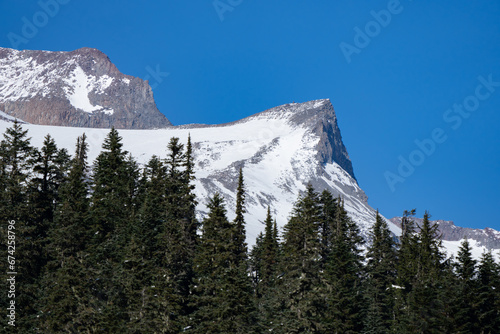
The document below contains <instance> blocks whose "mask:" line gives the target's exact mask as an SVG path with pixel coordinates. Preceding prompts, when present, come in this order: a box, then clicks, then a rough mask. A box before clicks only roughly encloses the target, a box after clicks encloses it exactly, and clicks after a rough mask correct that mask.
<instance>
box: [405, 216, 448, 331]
mask: <svg viewBox="0 0 500 334" xmlns="http://www.w3.org/2000/svg"><path fill="white" fill-rule="evenodd" d="M441 247H442V246H441V239H440V236H439V234H438V226H437V224H432V223H431V222H430V215H429V213H428V212H425V214H424V219H423V221H422V225H421V226H420V231H419V232H418V234H417V253H416V255H417V259H416V263H417V266H416V268H417V272H416V276H415V277H414V279H413V282H412V290H411V292H410V293H409V295H408V304H409V314H408V319H409V326H410V328H411V329H412V330H414V331H423V332H426V333H440V331H442V327H443V326H445V320H444V319H443V313H444V303H443V302H444V300H443V296H442V295H441V293H440V292H441V290H440V287H441V285H442V284H441V279H442V278H443V275H442V273H443V270H444V267H443V265H444V254H443V253H442V251H441Z"/></svg>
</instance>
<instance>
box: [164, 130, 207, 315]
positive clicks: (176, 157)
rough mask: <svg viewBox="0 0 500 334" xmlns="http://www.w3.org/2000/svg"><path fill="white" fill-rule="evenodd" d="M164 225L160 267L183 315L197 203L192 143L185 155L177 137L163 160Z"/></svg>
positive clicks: (195, 233) (187, 288) (188, 288)
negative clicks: (167, 273) (168, 276)
mask: <svg viewBox="0 0 500 334" xmlns="http://www.w3.org/2000/svg"><path fill="white" fill-rule="evenodd" d="M165 166H166V171H167V178H166V184H165V186H166V187H165V201H166V204H165V210H166V211H165V213H166V216H165V219H166V220H165V224H164V226H163V228H162V229H161V233H159V234H158V236H157V238H158V242H159V244H160V245H162V246H161V247H159V249H160V253H159V254H158V257H159V258H162V259H163V260H162V262H161V266H162V267H164V268H169V270H170V271H171V272H172V275H173V278H172V281H173V284H174V286H175V287H174V289H175V291H176V293H177V294H178V296H179V297H180V298H181V303H182V311H181V313H182V314H183V315H187V314H188V313H190V312H191V310H190V307H189V295H190V285H191V283H192V280H193V275H194V273H193V259H194V255H195V250H196V243H197V227H198V223H197V221H196V217H195V207H196V200H195V196H194V194H193V189H194V186H193V185H192V181H193V180H194V173H193V161H192V148H191V140H190V138H189V139H188V147H187V152H186V153H184V145H182V144H181V143H180V142H179V138H176V137H173V138H171V139H170V142H169V144H168V155H167V159H166V161H165Z"/></svg>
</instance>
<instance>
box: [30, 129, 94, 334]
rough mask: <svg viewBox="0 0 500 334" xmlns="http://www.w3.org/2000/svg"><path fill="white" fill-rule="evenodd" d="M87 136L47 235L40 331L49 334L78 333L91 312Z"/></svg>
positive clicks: (81, 139) (81, 142) (81, 140)
mask: <svg viewBox="0 0 500 334" xmlns="http://www.w3.org/2000/svg"><path fill="white" fill-rule="evenodd" d="M87 151H88V144H87V143H86V136H85V134H83V135H82V136H81V137H78V139H77V143H76V152H75V156H74V158H73V159H72V161H71V164H70V165H71V167H70V170H69V174H68V178H67V181H66V182H65V183H63V184H62V185H61V187H60V202H59V204H58V205H57V206H56V209H55V212H54V224H53V225H52V227H51V229H50V230H49V233H48V242H47V246H46V249H47V252H48V254H49V255H50V259H51V260H50V262H49V263H48V265H47V267H46V269H45V272H44V276H43V279H42V284H41V288H42V291H43V293H42V297H41V298H40V301H39V305H40V306H39V307H40V309H41V314H40V316H39V321H40V328H42V329H43V330H44V331H46V332H58V331H66V332H78V331H83V330H84V329H85V328H87V327H86V318H87V317H88V316H89V311H91V308H90V305H89V304H88V303H89V299H88V297H89V291H88V289H89V287H88V285H87V283H88V281H89V280H90V278H89V276H88V272H87V268H88V263H87V262H86V261H87V252H88V251H87V250H86V246H87V244H88V242H89V240H90V235H89V233H88V210H89V201H88V198H87V196H88V191H89V185H88V183H87Z"/></svg>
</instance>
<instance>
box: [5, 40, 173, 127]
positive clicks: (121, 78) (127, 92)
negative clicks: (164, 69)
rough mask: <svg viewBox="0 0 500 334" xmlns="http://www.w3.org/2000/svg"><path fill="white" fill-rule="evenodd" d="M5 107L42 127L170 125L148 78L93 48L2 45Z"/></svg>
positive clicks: (13, 113) (13, 114)
mask: <svg viewBox="0 0 500 334" xmlns="http://www.w3.org/2000/svg"><path fill="white" fill-rule="evenodd" d="M0 110H2V111H3V112H5V113H6V114H7V115H9V116H12V117H16V118H18V119H21V120H23V121H26V122H29V123H33V124H41V125H59V126H75V127H97V128H110V127H113V126H114V127H115V128H130V129H134V128H135V129H145V128H161V127H165V126H170V125H171V123H170V122H169V121H168V119H167V118H166V117H165V116H164V115H163V114H161V113H160V112H159V110H158V108H157V107H156V104H155V101H154V98H153V91H152V89H151V87H150V86H149V84H148V83H147V81H144V80H142V79H140V78H136V77H133V76H129V75H125V74H123V73H121V72H120V71H119V70H118V69H117V68H116V66H115V65H114V64H113V63H112V62H111V61H110V59H109V58H108V56H107V55H106V54H104V53H103V52H101V51H99V50H97V49H94V48H88V47H85V48H80V49H77V50H74V51H69V52H66V51H57V52H55V51H37V50H23V51H18V50H13V49H7V48H1V49H0Z"/></svg>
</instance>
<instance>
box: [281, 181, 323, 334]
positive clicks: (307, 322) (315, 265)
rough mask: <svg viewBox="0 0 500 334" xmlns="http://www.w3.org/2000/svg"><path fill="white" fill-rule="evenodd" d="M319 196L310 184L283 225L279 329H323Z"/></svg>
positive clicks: (306, 330)
mask: <svg viewBox="0 0 500 334" xmlns="http://www.w3.org/2000/svg"><path fill="white" fill-rule="evenodd" d="M320 223H321V207H320V204H319V196H318V194H317V193H316V192H315V191H314V189H313V187H312V186H311V185H308V187H307V190H306V192H305V194H304V196H302V197H301V198H299V200H298V201H297V203H296V204H295V207H294V209H293V213H292V216H291V218H290V220H289V221H288V223H287V224H286V225H285V228H284V235H283V238H284V242H283V255H282V258H283V261H282V262H281V265H280V269H279V272H280V274H279V282H278V284H279V286H278V289H279V292H278V294H279V298H280V308H279V309H278V310H277V317H276V320H275V322H274V326H275V327H276V328H275V330H276V331H277V332H278V333H300V332H311V331H319V330H323V326H324V325H323V324H322V322H321V314H322V311H323V308H324V300H325V299H324V294H322V292H321V291H319V290H318V288H319V287H320V286H321V276H320V269H321V264H322V263H321V252H322V247H321V240H320V234H319V227H320Z"/></svg>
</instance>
